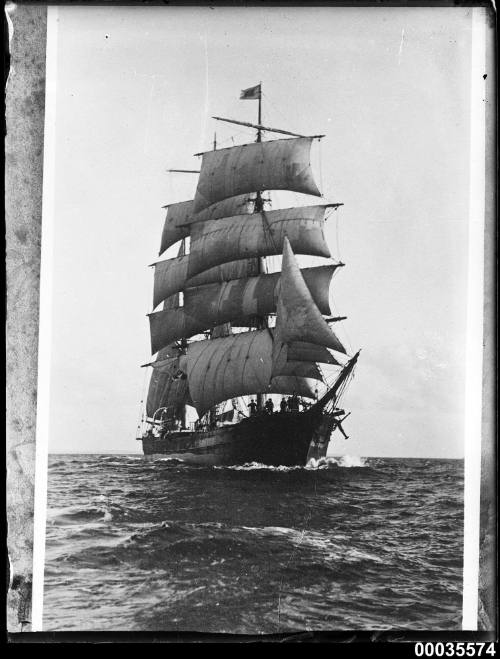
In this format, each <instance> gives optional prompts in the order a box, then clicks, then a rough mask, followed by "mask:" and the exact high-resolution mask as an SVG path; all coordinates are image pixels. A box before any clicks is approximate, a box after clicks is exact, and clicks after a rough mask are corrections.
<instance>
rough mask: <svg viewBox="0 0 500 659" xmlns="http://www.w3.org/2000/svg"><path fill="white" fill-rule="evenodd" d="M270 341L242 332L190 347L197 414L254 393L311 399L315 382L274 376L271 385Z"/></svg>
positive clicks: (190, 374) (191, 383) (264, 333)
mask: <svg viewBox="0 0 500 659" xmlns="http://www.w3.org/2000/svg"><path fill="white" fill-rule="evenodd" d="M272 343H273V342H272V338H271V334H270V332H269V331H268V330H258V331H256V332H241V333H240V334H233V335H231V336H228V337H225V338H221V339H211V340H209V341H198V342H196V343H191V344H190V345H189V347H188V350H187V373H188V382H189V390H190V392H191V398H192V401H193V404H194V406H195V407H196V409H197V410H198V413H199V414H200V415H201V414H204V413H205V412H206V411H207V410H208V409H210V408H211V407H212V406H213V405H216V404H217V403H221V402H222V401H224V400H228V399H229V398H235V397H237V396H243V395H246V394H256V393H285V394H287V393H288V394H289V393H293V392H294V391H295V392H296V393H297V394H299V395H301V396H308V397H310V398H314V382H315V381H314V380H310V379H307V378H301V377H295V376H286V375H281V374H280V373H277V375H279V377H276V378H275V379H274V380H275V381H273V382H272V383H271V366H272V362H271V357H272Z"/></svg>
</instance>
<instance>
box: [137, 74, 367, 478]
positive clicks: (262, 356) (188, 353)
mask: <svg viewBox="0 0 500 659" xmlns="http://www.w3.org/2000/svg"><path fill="white" fill-rule="evenodd" d="M240 98H241V99H243V100H257V101H258V119H257V123H256V124H253V123H249V122H243V121H238V120H234V119H226V118H222V117H213V118H214V119H216V120H218V121H224V122H229V123H231V124H237V125H243V126H247V127H250V128H252V129H255V130H256V137H255V141H254V142H252V143H249V144H242V145H238V146H230V147H228V148H217V144H216V141H215V140H214V148H213V150H210V151H206V152H203V153H199V154H195V155H197V156H201V158H202V160H201V167H200V170H199V171H198V170H170V171H176V172H188V173H195V174H199V177H198V182H197V187H196V193H195V195H194V198H193V199H192V200H189V201H182V202H179V203H174V204H170V205H167V206H165V207H164V208H166V209H167V214H166V219H165V224H164V227H163V231H162V235H161V245H160V251H159V256H160V257H161V256H162V255H163V254H164V253H165V251H166V250H167V249H168V248H170V247H173V246H174V245H175V244H176V243H179V250H178V254H177V256H176V257H174V258H169V259H163V260H159V261H156V262H155V263H154V264H152V267H154V291H153V312H152V313H150V314H148V316H149V323H150V332H151V352H152V355H156V359H154V361H151V362H149V363H148V364H145V365H144V366H148V367H151V368H152V373H151V378H150V383H149V389H148V394H147V399H146V406H145V413H143V416H142V420H141V423H140V425H139V437H138V439H140V440H141V441H142V446H143V452H144V454H145V455H161V456H168V457H171V458H177V459H180V460H183V461H185V462H188V463H196V464H207V465H216V464H226V465H227V464H231V465H236V464H244V463H251V462H257V463H263V464H267V465H304V464H306V463H307V462H308V461H309V460H310V459H311V458H314V459H316V460H317V459H319V458H321V457H323V456H325V455H326V453H327V449H328V445H329V442H330V438H331V436H332V433H333V432H334V431H335V430H338V431H340V433H341V434H342V435H343V436H344V437H345V438H346V439H347V435H346V433H345V431H344V429H343V426H342V422H343V421H344V419H345V418H346V417H347V416H348V414H347V413H346V412H345V410H344V409H342V408H341V407H340V399H341V396H342V394H343V393H344V391H345V389H346V387H347V385H348V383H349V381H350V379H351V378H352V376H353V373H354V367H355V365H356V362H357V359H358V356H359V351H358V352H357V353H356V354H354V355H353V356H349V355H348V354H347V351H346V349H345V347H344V346H343V344H342V343H341V341H340V340H339V338H338V337H337V336H336V334H335V332H334V331H333V329H332V327H331V326H332V325H333V324H334V323H336V322H339V321H341V320H344V319H345V317H332V316H331V311H330V307H329V286H330V281H331V279H332V276H333V274H334V272H335V271H336V270H337V269H338V268H339V267H341V266H343V265H344V264H343V263H341V262H333V259H332V258H331V254H330V250H329V248H328V245H327V243H326V241H325V236H324V225H325V222H326V218H327V217H328V215H329V214H331V213H332V212H333V211H335V210H337V208H338V207H339V206H342V205H343V204H341V203H326V202H325V203H321V204H314V205H308V206H295V207H292V208H284V209H274V210H273V209H271V207H270V204H271V194H272V192H273V191H276V190H286V191H290V192H295V193H301V194H303V195H311V196H312V197H322V195H321V192H320V191H319V189H318V187H317V185H316V182H315V180H314V177H313V172H312V167H311V163H310V152H311V146H312V143H313V141H314V140H320V139H322V138H323V137H324V135H313V136H307V135H300V134H297V133H293V132H290V131H287V130H283V129H276V128H269V127H266V126H263V125H262V85H261V84H259V85H257V86H255V87H251V88H249V89H246V90H243V91H242V93H241V96H240ZM269 133H276V134H281V135H280V137H279V138H278V139H265V140H264V139H263V135H266V136H267V135H268V134H269ZM282 135H284V136H285V137H282ZM322 201H323V200H322ZM297 255H308V256H315V257H323V259H329V262H328V265H319V266H315V267H309V268H301V267H300V266H299V263H298V260H297ZM279 256H281V267H280V268H279V270H278V271H276V272H270V271H269V265H268V260H269V257H279ZM160 305H162V306H161V308H159V307H160ZM325 367H326V368H329V369H330V370H331V369H332V368H333V370H334V376H333V378H331V379H330V381H329V380H328V379H327V378H326V377H325V375H324V368H325ZM320 389H321V390H322V393H321V395H320V393H319V390H320ZM277 394H280V395H281V396H282V399H281V403H280V406H279V410H278V409H277V410H276V411H275V410H274V409H273V407H274V402H273V399H276V395H277ZM277 407H278V405H277ZM187 409H190V410H191V411H192V410H193V409H194V410H196V412H197V415H198V418H197V420H195V421H189V420H188V418H187V414H186V410H187Z"/></svg>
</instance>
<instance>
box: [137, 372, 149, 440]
mask: <svg viewBox="0 0 500 659" xmlns="http://www.w3.org/2000/svg"><path fill="white" fill-rule="evenodd" d="M147 374H148V369H147V368H145V369H144V376H143V378H142V387H141V402H140V403H139V421H138V424H137V428H140V427H141V425H142V422H143V418H144V416H143V415H144V393H145V391H146V377H147Z"/></svg>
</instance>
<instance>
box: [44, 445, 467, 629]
mask: <svg viewBox="0 0 500 659" xmlns="http://www.w3.org/2000/svg"><path fill="white" fill-rule="evenodd" d="M463 485H464V481H463V462H462V461H458V460H424V459H385V458H384V459H382V458H365V459H363V458H354V457H351V458H349V457H343V458H326V459H322V460H320V461H319V463H316V464H314V465H310V466H308V467H301V468H289V467H287V468H285V467H281V468H279V467H278V468H276V467H266V466H265V465H258V464H251V465H245V466H242V467H236V466H235V467H211V468H207V467H192V466H187V465H184V464H183V463H181V462H178V461H173V460H157V461H146V460H145V459H144V458H143V457H142V456H139V455H51V456H50V457H49V477H48V505H47V540H46V562H45V594H44V617H43V620H44V623H43V624H44V630H45V631H82V630H92V631H110V630H113V631H120V630H122V631H160V630H164V631H202V632H226V633H241V634H261V633H277V632H292V631H304V630H317V631H319V630H329V631H337V630H391V629H395V630H427V631H433V630H458V629H460V627H461V608H462V560H463Z"/></svg>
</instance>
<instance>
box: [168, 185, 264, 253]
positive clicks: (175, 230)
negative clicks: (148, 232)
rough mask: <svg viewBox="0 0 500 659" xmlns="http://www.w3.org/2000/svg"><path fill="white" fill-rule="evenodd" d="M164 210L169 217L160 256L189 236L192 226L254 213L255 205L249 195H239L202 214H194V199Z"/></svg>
mask: <svg viewBox="0 0 500 659" xmlns="http://www.w3.org/2000/svg"><path fill="white" fill-rule="evenodd" d="M163 208H166V209H167V216H166V218H165V223H164V225H163V231H162V234H161V244H160V251H159V255H160V256H161V255H162V254H163V252H165V251H166V250H167V249H168V248H169V247H171V246H172V245H174V244H175V243H176V242H177V241H179V240H182V239H183V238H187V237H188V236H189V233H190V229H189V225H190V224H193V223H195V222H206V221H207V220H217V219H219V218H220V217H231V216H233V215H242V214H245V213H251V212H252V211H253V204H252V203H251V199H250V197H249V195H239V196H237V197H230V198H229V199H224V200H223V201H220V202H219V203H217V204H212V206H209V207H208V208H206V209H205V210H203V211H201V212H200V213H195V212H194V201H193V199H190V200H189V201H180V202H178V203H176V204H168V205H167V206H164V207H163Z"/></svg>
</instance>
